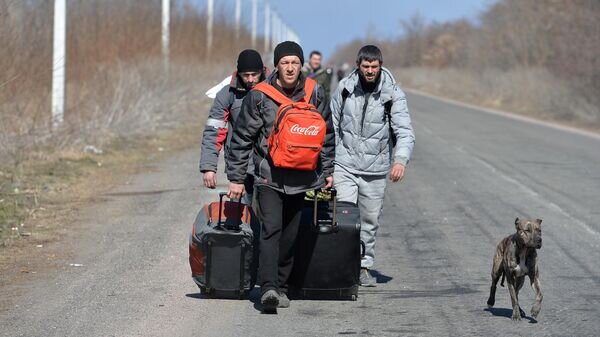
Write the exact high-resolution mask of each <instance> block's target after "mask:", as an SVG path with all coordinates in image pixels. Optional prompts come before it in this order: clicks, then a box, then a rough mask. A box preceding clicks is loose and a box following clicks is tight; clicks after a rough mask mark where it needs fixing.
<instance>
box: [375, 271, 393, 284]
mask: <svg viewBox="0 0 600 337" xmlns="http://www.w3.org/2000/svg"><path fill="white" fill-rule="evenodd" d="M371 275H372V276H373V277H375V279H376V280H377V283H388V282H390V281H391V280H393V279H394V278H393V277H391V276H387V275H384V274H382V273H380V272H379V271H377V270H375V269H371Z"/></svg>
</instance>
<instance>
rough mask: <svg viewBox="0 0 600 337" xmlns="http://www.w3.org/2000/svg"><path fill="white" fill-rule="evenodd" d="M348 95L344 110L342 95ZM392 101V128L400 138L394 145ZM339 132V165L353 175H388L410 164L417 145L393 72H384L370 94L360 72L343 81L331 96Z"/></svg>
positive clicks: (336, 161) (401, 93) (336, 140)
mask: <svg viewBox="0 0 600 337" xmlns="http://www.w3.org/2000/svg"><path fill="white" fill-rule="evenodd" d="M344 90H346V91H347V93H348V96H347V98H346V102H345V104H344V107H343V111H342V107H341V104H342V92H343V91H344ZM390 100H391V101H392V105H391V129H392V130H393V132H394V134H395V135H396V139H397V143H396V146H395V147H393V146H392V141H391V137H390V127H389V124H388V123H389V121H388V118H386V115H385V111H384V106H385V102H387V101H390ZM330 107H331V115H332V119H333V127H334V130H335V164H336V165H339V166H342V167H343V168H345V169H346V170H348V171H349V172H351V173H353V174H364V175H385V174H387V173H388V172H389V170H390V167H391V164H392V163H400V164H403V165H406V164H407V163H408V161H409V160H410V156H411V153H412V150H413V147H414V144H415V135H414V133H413V129H412V125H411V121H410V115H409V113H408V107H407V105H406V97H405V95H404V92H402V90H400V87H398V85H397V84H396V81H395V80H394V77H393V76H392V73H391V72H390V71H389V70H387V69H386V68H382V70H381V78H380V81H379V84H378V86H377V88H376V89H375V90H374V91H373V93H371V94H370V95H368V98H367V101H366V102H365V93H364V92H363V90H362V87H361V84H360V80H359V73H358V70H357V69H355V70H354V71H353V72H352V73H350V74H349V75H348V76H347V77H345V78H344V79H342V80H341V81H340V83H339V85H338V87H337V89H336V91H335V93H334V94H333V96H332V97H331V103H330Z"/></svg>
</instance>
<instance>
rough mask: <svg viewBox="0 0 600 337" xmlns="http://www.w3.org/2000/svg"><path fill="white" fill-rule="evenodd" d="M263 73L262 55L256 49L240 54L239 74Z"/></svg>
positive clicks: (238, 62)
mask: <svg viewBox="0 0 600 337" xmlns="http://www.w3.org/2000/svg"><path fill="white" fill-rule="evenodd" d="M252 70H256V71H262V70H263V62H262V59H261V58H260V54H259V53H258V52H257V51H256V50H254V49H246V50H244V51H242V52H241V53H240V55H239V56H238V60H237V71H238V73H241V72H245V71H252Z"/></svg>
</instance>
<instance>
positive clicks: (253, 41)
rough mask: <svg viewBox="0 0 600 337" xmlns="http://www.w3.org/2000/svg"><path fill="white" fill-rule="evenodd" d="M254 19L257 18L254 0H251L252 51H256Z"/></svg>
mask: <svg viewBox="0 0 600 337" xmlns="http://www.w3.org/2000/svg"><path fill="white" fill-rule="evenodd" d="M256 18H257V7H256V0H252V48H253V49H256Z"/></svg>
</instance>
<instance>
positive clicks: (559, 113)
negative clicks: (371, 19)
mask: <svg viewBox="0 0 600 337" xmlns="http://www.w3.org/2000/svg"><path fill="white" fill-rule="evenodd" d="M599 17H600V2H598V1H596V0H581V1H570V0H552V1H538V0H498V1H496V2H494V3H493V4H491V5H490V6H489V8H488V9H487V10H485V11H484V12H482V13H481V14H480V16H479V19H478V20H476V21H477V22H471V21H467V20H459V21H454V22H447V23H435V22H426V21H425V20H424V19H423V18H422V17H421V16H419V15H415V16H413V17H412V18H411V19H409V20H404V21H401V23H400V25H401V29H402V32H403V33H402V34H401V35H400V37H398V38H396V39H391V40H377V39H372V38H365V39H361V40H356V41H352V42H351V43H349V44H347V45H344V46H342V47H340V48H339V49H338V50H337V52H336V54H335V56H334V60H335V61H336V62H337V63H338V64H339V63H342V62H350V63H351V62H352V60H353V59H354V57H355V54H356V51H357V50H358V49H359V48H360V47H361V46H362V45H364V44H367V43H375V44H377V45H379V46H380V47H381V48H382V51H383V54H384V65H385V66H387V67H389V68H394V70H395V71H394V72H395V74H396V75H397V80H399V81H400V82H401V83H402V84H403V85H404V86H406V87H407V88H414V89H419V90H422V91H425V92H429V93H432V94H437V95H441V96H446V97H450V98H454V99H458V100H462V101H466V102H471V103H475V104H480V105H484V106H487V107H492V108H500V109H506V110H509V111H513V112H515V113H520V114H524V115H529V116H533V117H536V118H541V119H546V120H552V121H556V122H560V123H566V124H571V125H575V126H578V127H583V128H588V129H593V130H600V95H598V93H600V58H599V57H598V55H599V54H600V24H599V23H598V18H599ZM370 35H374V34H370Z"/></svg>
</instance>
